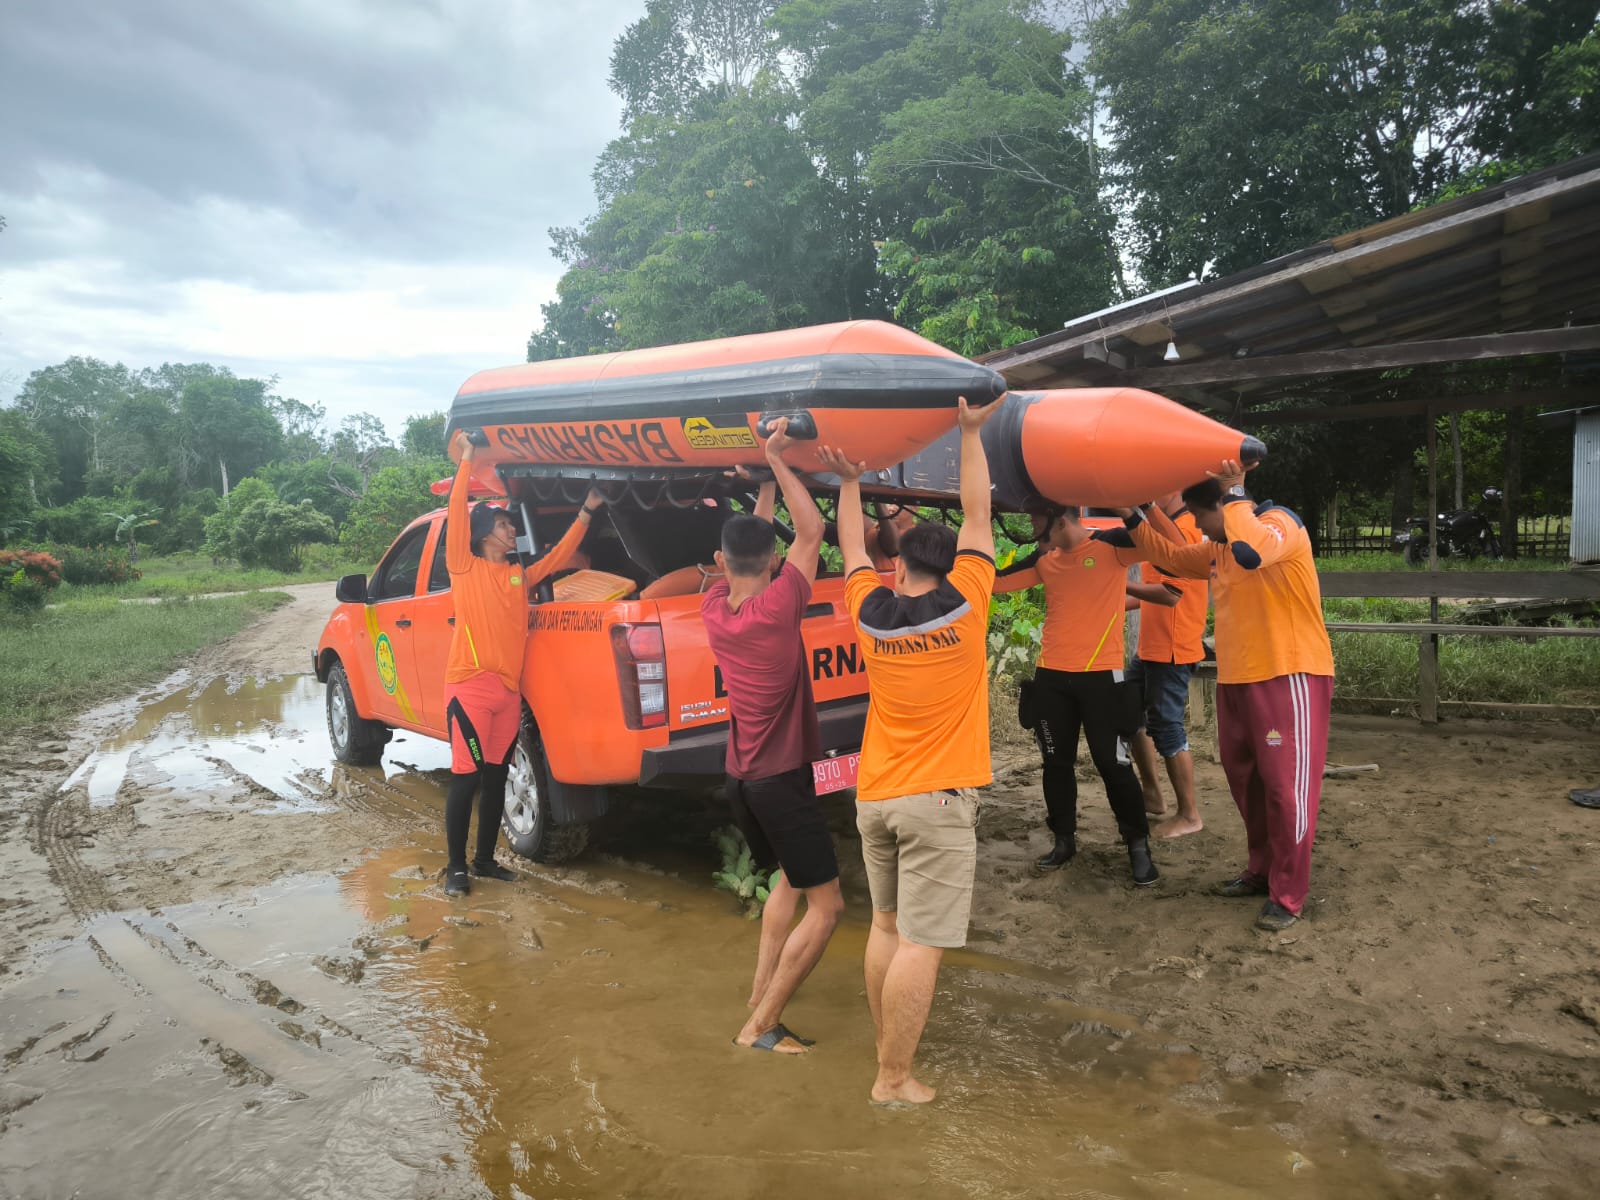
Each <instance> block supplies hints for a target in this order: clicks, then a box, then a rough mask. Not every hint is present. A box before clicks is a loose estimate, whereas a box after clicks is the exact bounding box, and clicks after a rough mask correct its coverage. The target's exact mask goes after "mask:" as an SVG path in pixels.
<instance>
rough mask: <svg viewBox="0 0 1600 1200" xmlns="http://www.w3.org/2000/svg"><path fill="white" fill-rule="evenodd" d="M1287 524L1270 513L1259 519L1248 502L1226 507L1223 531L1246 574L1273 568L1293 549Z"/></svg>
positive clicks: (1242, 501)
mask: <svg viewBox="0 0 1600 1200" xmlns="http://www.w3.org/2000/svg"><path fill="white" fill-rule="evenodd" d="M1263 517H1264V518H1265V519H1263ZM1287 520H1288V518H1286V517H1283V516H1280V515H1279V514H1277V513H1274V512H1272V511H1270V510H1269V511H1268V512H1266V513H1264V514H1263V515H1262V516H1261V517H1258V516H1256V512H1255V506H1254V505H1253V504H1251V503H1250V502H1249V501H1248V500H1236V501H1234V502H1233V503H1232V504H1228V505H1225V506H1224V507H1223V509H1222V528H1223V532H1225V533H1226V534H1227V535H1228V552H1229V553H1231V554H1232V555H1233V558H1234V561H1235V562H1237V563H1238V564H1239V565H1240V566H1241V567H1243V568H1244V569H1245V570H1247V571H1255V570H1259V569H1260V568H1262V567H1270V566H1271V565H1272V564H1273V563H1275V562H1277V561H1278V560H1279V559H1281V558H1283V557H1284V556H1285V555H1286V554H1288V553H1289V551H1290V549H1291V548H1292V547H1291V544H1290V543H1291V540H1292V539H1291V537H1290V532H1291V531H1290V530H1289V529H1288V528H1286V527H1285V522H1287Z"/></svg>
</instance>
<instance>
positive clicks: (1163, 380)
mask: <svg viewBox="0 0 1600 1200" xmlns="http://www.w3.org/2000/svg"><path fill="white" fill-rule="evenodd" d="M1596 264H1600V152H1597V153H1594V154H1588V155H1585V156H1583V157H1581V158H1576V159H1573V160H1571V161H1569V162H1566V163H1562V164H1560V165H1559V166H1555V167H1551V168H1549V169H1547V170H1544V171H1539V172H1536V173H1534V174H1530V175H1524V176H1520V177H1518V178H1516V179H1513V180H1509V181H1507V182H1505V183H1502V184H1499V185H1497V186H1495V187H1491V188H1487V189H1484V190H1483V191H1479V192H1475V193H1473V194H1471V195H1469V196H1463V197H1461V198H1459V199H1456V200H1450V201H1447V202H1445V203H1442V204H1436V205H1434V206H1432V207H1430V208H1426V209H1422V210H1419V211H1417V212H1410V213H1406V214H1404V215H1403V216H1398V217H1395V218H1393V219H1391V220H1388V221H1383V222H1381V223H1379V224H1377V225H1371V226H1368V227H1367V228H1365V229H1358V230H1356V231H1354V232H1352V233H1347V234H1343V235H1341V236H1339V237H1336V238H1330V239H1329V240H1327V241H1324V242H1320V243H1318V244H1317V245H1315V246H1311V247H1308V248H1307V249H1304V250H1299V251H1296V252H1294V253H1292V254H1286V255H1284V256H1283V257H1281V258H1276V259H1273V260H1271V261H1269V262H1265V263H1262V264H1260V265H1259V266H1256V267H1252V268H1250V269H1249V270H1245V271H1240V272H1238V273H1237V274H1234V275H1230V276H1227V277H1225V278H1221V279H1215V280H1209V281H1206V282H1204V283H1189V284H1186V285H1179V286H1178V287H1176V288H1168V289H1166V290H1164V291H1161V292H1155V293H1152V294H1150V295H1147V296H1142V297H1139V298H1138V299H1135V300H1131V301H1128V302H1127V303H1125V304H1120V305H1116V306H1113V307H1112V308H1109V309H1105V310H1102V311H1101V312H1098V313H1090V314H1087V315H1085V316H1082V317H1078V318H1076V319H1074V320H1072V321H1069V322H1068V323H1067V324H1066V327H1065V328H1063V329H1061V330H1059V331H1057V332H1054V333H1050V334H1047V335H1046V336H1044V337H1041V338H1036V339H1034V340H1033V341H1031V342H1024V343H1022V344H1021V345H1017V346H1012V347H1010V348H1009V349H1007V350H1002V351H997V352H995V353H993V354H990V355H986V356H985V357H984V358H983V360H982V361H983V362H985V363H986V364H987V365H989V366H991V367H993V368H995V369H996V370H998V371H1000V372H1001V373H1002V374H1003V375H1004V376H1005V377H1006V379H1007V381H1008V382H1009V383H1010V384H1011V386H1012V387H1013V388H1014V389H1017V390H1028V391H1033V390H1042V389H1046V388H1057V387H1108V386H1118V385H1127V386H1133V387H1141V388H1148V389H1150V390H1152V391H1156V392H1160V393H1162V394H1164V395H1167V396H1170V397H1172V398H1174V399H1179V400H1184V401H1187V402H1189V403H1191V404H1195V405H1198V406H1201V407H1206V408H1210V409H1213V410H1216V411H1219V412H1222V413H1225V414H1228V415H1229V417H1230V418H1231V419H1232V420H1233V421H1234V422H1235V423H1238V422H1239V421H1241V420H1248V419H1249V418H1248V417H1247V416H1246V415H1245V413H1246V410H1247V409H1248V407H1249V406H1251V405H1254V404H1260V403H1263V402H1266V401H1270V400H1275V399H1280V398H1282V397H1283V395H1284V394H1285V392H1286V390H1291V389H1292V390H1293V391H1294V392H1295V394H1297V395H1299V396H1301V397H1304V395H1305V390H1304V385H1305V382H1306V380H1307V379H1308V378H1316V377H1320V376H1325V375H1338V376H1341V378H1340V379H1339V392H1340V396H1341V397H1344V396H1349V395H1350V394H1351V393H1352V392H1357V393H1358V392H1360V391H1362V390H1363V388H1362V383H1361V381H1362V379H1363V376H1362V375H1360V374H1359V373H1361V372H1366V373H1367V375H1366V376H1365V378H1368V379H1375V375H1374V373H1375V372H1378V371H1382V370H1386V369H1389V368H1393V367H1402V366H1415V365H1421V364H1425V363H1443V362H1464V361H1476V360H1482V359H1493V358H1508V357H1516V356H1521V355H1526V354H1546V353H1567V352H1579V353H1582V352H1585V351H1593V350H1596V349H1600V270H1597V268H1596ZM1169 341H1172V342H1175V343H1176V345H1177V349H1178V355H1179V357H1178V360H1177V361H1176V362H1167V361H1164V359H1163V356H1164V354H1165V351H1166V348H1167V343H1168V342H1169ZM1494 406H1495V405H1493V404H1488V405H1483V407H1494ZM1463 407H1465V405H1463ZM1329 415H1330V416H1331V415H1333V414H1332V413H1330V414H1329Z"/></svg>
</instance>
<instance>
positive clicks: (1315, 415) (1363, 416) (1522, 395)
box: [1244, 388, 1593, 426]
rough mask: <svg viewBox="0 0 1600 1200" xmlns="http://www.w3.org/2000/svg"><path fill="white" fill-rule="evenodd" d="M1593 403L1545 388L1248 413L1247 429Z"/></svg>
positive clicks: (1578, 392)
mask: <svg viewBox="0 0 1600 1200" xmlns="http://www.w3.org/2000/svg"><path fill="white" fill-rule="evenodd" d="M1592 402H1593V397H1592V396H1591V394H1590V393H1589V392H1588V391H1587V390H1586V389H1581V388H1574V389H1571V390H1568V389H1563V388H1548V389H1546V390H1544V391H1537V392H1486V393H1483V394H1481V395H1477V396H1432V397H1429V398H1427V399H1424V400H1382V401H1375V402H1373V403H1371V404H1338V405H1334V404H1326V405H1312V406H1308V407H1306V408H1285V409H1282V410H1280V411H1278V412H1265V413H1248V414H1246V415H1245V417H1244V421H1245V422H1246V424H1249V425H1252V426H1254V425H1305V424H1310V423H1314V422H1317V421H1369V420H1374V419H1376V418H1380V417H1414V416H1417V415H1418V414H1420V413H1425V412H1427V411H1428V409H1430V408H1432V409H1434V410H1435V411H1437V412H1480V411H1482V412H1489V411H1493V410H1497V409H1502V408H1531V407H1533V406H1535V405H1539V404H1569V403H1570V404H1572V405H1574V406H1581V405H1584V404H1589V403H1592Z"/></svg>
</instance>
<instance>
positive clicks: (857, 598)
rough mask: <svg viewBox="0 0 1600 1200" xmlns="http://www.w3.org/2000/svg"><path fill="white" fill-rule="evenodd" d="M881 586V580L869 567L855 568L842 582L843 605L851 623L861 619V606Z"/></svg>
mask: <svg viewBox="0 0 1600 1200" xmlns="http://www.w3.org/2000/svg"><path fill="white" fill-rule="evenodd" d="M882 586H883V580H882V579H881V578H879V576H878V573H877V572H876V571H874V570H873V569H872V568H871V567H857V568H856V569H855V570H854V571H851V572H850V575H849V577H848V578H847V579H846V580H845V581H844V604H845V608H846V609H847V610H848V611H849V613H850V619H851V620H852V621H855V620H859V619H860V617H861V606H862V605H863V604H864V603H866V599H867V597H868V596H870V595H872V593H873V592H875V591H877V590H878V589H879V588H881V587H882Z"/></svg>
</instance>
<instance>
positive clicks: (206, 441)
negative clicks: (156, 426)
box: [179, 370, 283, 498]
mask: <svg viewBox="0 0 1600 1200" xmlns="http://www.w3.org/2000/svg"><path fill="white" fill-rule="evenodd" d="M267 388H268V385H267V384H266V383H265V382H263V381H262V380H259V379H239V378H237V377H235V375H234V374H233V372H231V371H228V370H219V371H216V372H215V373H214V374H213V375H211V376H210V377H209V378H196V379H191V380H190V381H188V382H187V383H185V384H184V387H183V395H182V399H181V400H180V402H179V408H180V412H181V414H182V416H183V421H184V424H185V426H186V428H187V431H188V441H189V444H190V445H192V446H193V447H194V449H195V451H196V453H197V454H198V455H199V456H200V458H201V460H202V461H204V462H207V463H211V464H215V466H216V468H217V477H218V478H219V479H220V481H221V484H222V495H223V497H224V498H226V497H227V495H228V492H229V491H230V490H231V489H230V477H232V478H241V477H243V476H245V475H248V474H249V473H250V472H251V471H253V470H255V469H256V468H257V467H259V466H261V465H262V464H264V463H266V462H269V461H271V459H272V458H273V456H274V455H275V454H276V453H277V452H278V450H279V449H280V447H281V445H282V442H283V431H282V429H280V428H279V427H278V422H277V419H276V418H275V417H274V416H273V415H272V411H271V409H270V408H269V407H268V405H267Z"/></svg>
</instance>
